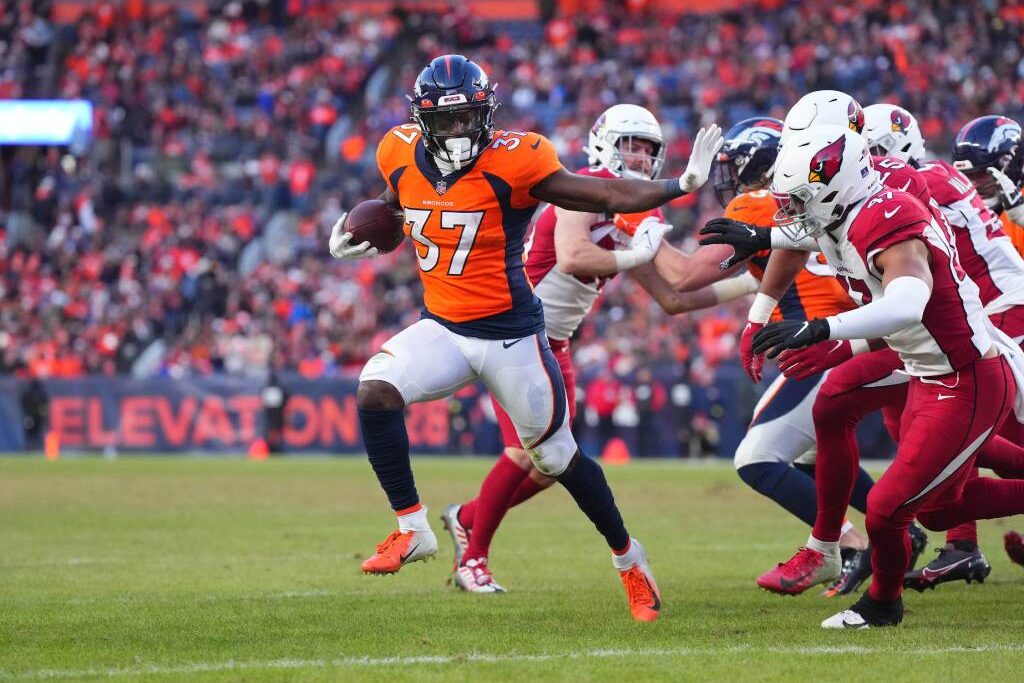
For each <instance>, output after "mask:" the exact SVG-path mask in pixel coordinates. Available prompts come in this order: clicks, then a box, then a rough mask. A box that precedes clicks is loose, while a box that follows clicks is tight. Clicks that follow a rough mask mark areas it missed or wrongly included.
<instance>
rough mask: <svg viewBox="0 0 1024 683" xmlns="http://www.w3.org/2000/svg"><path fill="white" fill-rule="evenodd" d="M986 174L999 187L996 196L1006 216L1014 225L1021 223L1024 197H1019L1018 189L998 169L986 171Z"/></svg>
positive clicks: (1023, 212) (1023, 213)
mask: <svg viewBox="0 0 1024 683" xmlns="http://www.w3.org/2000/svg"><path fill="white" fill-rule="evenodd" d="M988 174H989V175H990V176H992V179H993V180H995V181H996V184H997V185H998V186H999V190H998V191H997V194H998V195H999V202H1000V203H1001V204H1002V205H1003V209H1004V210H1005V211H1006V215H1007V216H1009V217H1010V220H1012V221H1013V222H1014V223H1018V224H1019V223H1021V221H1022V219H1024V196H1022V195H1021V193H1020V188H1018V187H1017V186H1016V185H1014V184H1013V181H1012V180H1010V179H1009V178H1007V177H1006V174H1005V173H1003V172H1002V171H1000V170H999V169H998V168H990V169H988Z"/></svg>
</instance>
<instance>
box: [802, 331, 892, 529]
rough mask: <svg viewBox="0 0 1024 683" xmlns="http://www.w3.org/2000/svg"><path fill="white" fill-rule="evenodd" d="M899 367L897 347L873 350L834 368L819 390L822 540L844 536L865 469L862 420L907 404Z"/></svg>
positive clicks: (818, 523) (817, 475)
mask: <svg viewBox="0 0 1024 683" xmlns="http://www.w3.org/2000/svg"><path fill="white" fill-rule="evenodd" d="M898 370H899V371H902V370H903V362H902V361H901V360H900V357H899V355H898V354H897V353H896V352H895V351H893V350H892V349H888V348H886V349H880V350H878V351H872V352H871V353H866V354H863V355H860V356H855V357H853V358H851V359H850V360H848V361H846V362H845V363H843V364H842V365H840V366H838V367H836V368H833V370H832V371H831V372H829V374H828V377H826V378H825V382H824V383H823V384H822V386H821V390H820V391H819V392H818V397H817V399H815V401H814V409H813V415H814V432H815V437H816V439H817V443H818V456H817V460H816V463H815V468H814V485H815V489H816V490H817V494H818V514H817V516H816V518H815V521H814V529H813V530H812V531H811V535H813V536H814V538H816V539H818V540H820V541H838V540H839V536H840V535H841V534H842V529H843V519H844V518H845V517H846V508H847V506H848V505H849V503H850V495H851V494H852V493H853V485H854V482H855V481H856V478H857V469H858V468H859V467H860V452H859V448H858V446H857V434H856V427H857V423H859V422H860V421H861V420H862V419H864V417H866V416H867V415H869V414H871V413H873V412H875V411H876V410H881V409H882V408H886V407H891V406H903V405H904V403H905V401H906V396H907V387H908V384H907V378H906V376H905V375H903V374H900V373H898V372H897V371H898ZM891 413H892V411H891V410H887V411H886V417H887V419H886V426H887V427H888V428H889V429H890V431H892V430H894V429H897V428H898V425H899V420H898V418H896V417H893V416H892V415H891ZM893 436H894V437H895V436H897V435H896V434H894V435H893Z"/></svg>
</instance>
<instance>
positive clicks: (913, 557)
mask: <svg viewBox="0 0 1024 683" xmlns="http://www.w3.org/2000/svg"><path fill="white" fill-rule="evenodd" d="M907 533H909V534H910V564H909V565H908V566H907V571H910V570H912V569H914V568H915V567H916V566H917V561H918V559H920V557H921V553H923V552H924V551H925V549H926V548H927V547H928V534H926V533H925V532H924V529H922V528H921V527H920V526H918V525H917V524H915V523H914V522H911V523H910V526H909V527H908V528H907Z"/></svg>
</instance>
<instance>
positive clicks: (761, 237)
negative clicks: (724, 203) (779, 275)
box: [700, 216, 818, 268]
mask: <svg viewBox="0 0 1024 683" xmlns="http://www.w3.org/2000/svg"><path fill="white" fill-rule="evenodd" d="M700 234H701V239H700V243H701V246H707V245H709V244H727V245H729V246H731V247H732V248H733V249H735V250H736V253H735V254H733V255H732V256H731V257H730V258H728V259H726V260H724V261H722V267H723V268H728V267H729V266H732V265H734V264H736V263H739V262H740V261H745V260H746V259H748V258H750V257H751V256H753V255H754V254H756V253H757V252H759V251H764V250H767V249H802V250H805V251H818V243H817V241H815V240H814V238H812V237H805V238H803V239H801V240H800V241H797V242H794V241H793V240H791V239H790V238H789V237H787V236H786V234H785V233H784V232H783V231H782V230H772V229H771V228H762V227H760V226H757V225H752V224H750V223H744V222H743V221H738V220H735V219H733V218H726V217H725V216H722V217H720V218H712V219H711V220H710V221H708V222H707V223H706V224H705V225H704V227H703V228H701V229H700Z"/></svg>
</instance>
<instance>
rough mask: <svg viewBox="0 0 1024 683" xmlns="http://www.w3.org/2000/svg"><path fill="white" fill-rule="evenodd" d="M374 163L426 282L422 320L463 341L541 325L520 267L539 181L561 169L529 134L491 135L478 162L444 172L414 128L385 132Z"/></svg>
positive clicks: (518, 333)
mask: <svg viewBox="0 0 1024 683" xmlns="http://www.w3.org/2000/svg"><path fill="white" fill-rule="evenodd" d="M377 166H378V167H379V168H380V172H381V175H382V176H384V180H385V181H386V182H387V184H388V186H389V187H390V188H391V189H392V190H393V191H394V192H395V194H396V195H398V199H399V203H400V204H401V205H402V208H403V209H404V210H405V231H406V234H407V235H409V237H411V238H412V239H413V242H414V243H415V248H416V257H417V260H418V261H419V265H420V279H421V281H422V282H423V302H424V305H425V307H426V311H425V313H424V315H425V316H426V317H429V318H432V319H434V320H436V321H437V322H439V323H441V324H442V325H444V326H445V327H447V328H448V329H450V330H452V331H454V332H457V333H459V334H462V335H464V336H467V337H478V338H482V339H511V338H519V337H525V336H528V335H531V334H536V333H537V332H540V331H541V330H543V329H544V312H543V309H542V308H541V302H540V299H538V298H537V297H536V296H535V295H534V293H533V288H532V287H531V286H530V282H529V280H528V279H527V278H526V273H525V271H524V268H523V240H524V238H525V236H526V232H527V228H528V227H529V224H530V219H531V218H532V217H533V214H534V211H535V209H536V208H537V204H539V201H538V200H536V199H534V198H533V197H531V196H530V189H531V188H532V187H533V186H534V185H536V184H537V183H538V182H540V181H541V180H543V179H544V178H546V177H548V176H549V175H551V174H552V173H554V172H556V171H558V170H559V169H561V168H562V164H561V163H560V162H559V161H558V155H557V154H556V153H555V148H554V147H553V146H552V144H551V143H550V142H548V140H547V139H546V138H544V137H543V136H541V135H538V134H536V133H513V132H506V131H500V130H499V131H495V132H494V134H493V136H492V137H491V141H490V143H488V145H487V147H485V148H484V151H483V152H481V153H480V155H479V156H478V157H476V159H475V160H473V161H471V162H470V163H469V164H468V165H466V166H463V167H462V168H461V169H460V170H458V171H456V172H454V173H452V174H449V175H448V176H442V175H441V173H440V172H439V171H438V170H437V166H436V165H435V164H434V162H433V159H431V158H430V155H429V154H428V153H427V151H426V149H425V148H424V146H423V140H422V136H421V134H420V129H419V127H418V126H417V125H415V124H405V125H402V126H396V127H395V128H392V129H391V130H389V131H388V132H387V133H386V134H385V135H384V139H383V140H381V142H380V145H379V146H378V147H377Z"/></svg>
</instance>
